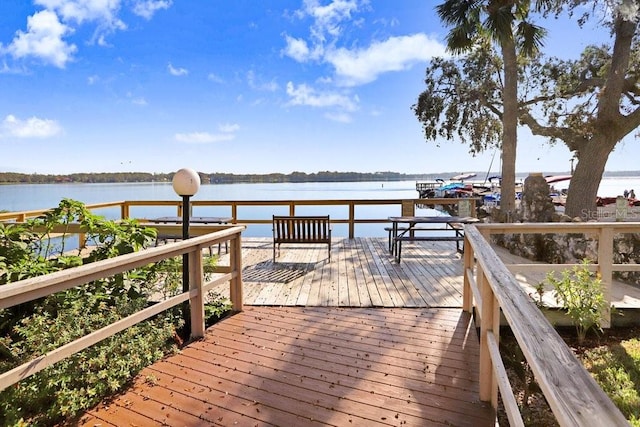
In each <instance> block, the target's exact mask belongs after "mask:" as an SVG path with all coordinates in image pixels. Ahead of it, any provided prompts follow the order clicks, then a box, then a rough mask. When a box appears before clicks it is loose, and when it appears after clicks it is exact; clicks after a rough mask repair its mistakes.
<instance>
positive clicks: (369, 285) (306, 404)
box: [80, 238, 495, 426]
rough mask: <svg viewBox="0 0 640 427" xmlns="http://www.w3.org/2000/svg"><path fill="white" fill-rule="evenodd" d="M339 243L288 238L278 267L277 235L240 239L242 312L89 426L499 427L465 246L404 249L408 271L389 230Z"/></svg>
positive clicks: (95, 415) (108, 405)
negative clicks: (483, 389)
mask: <svg viewBox="0 0 640 427" xmlns="http://www.w3.org/2000/svg"><path fill="white" fill-rule="evenodd" d="M334 240H335V241H334V243H333V245H332V261H331V262H328V260H327V251H326V245H283V246H282V251H281V256H280V257H279V258H278V260H277V262H276V263H275V264H274V263H273V260H272V249H273V246H272V243H271V239H244V240H243V248H244V249H243V265H244V266H245V267H244V270H243V281H244V292H245V311H243V312H242V313H239V314H236V315H234V316H230V317H229V318H227V319H225V320H223V321H221V322H219V323H217V324H216V325H214V326H213V327H211V328H209V329H208V330H207V333H206V337H205V338H204V339H203V340H200V341H197V342H194V343H192V344H190V345H188V346H187V347H186V348H184V349H183V350H182V351H181V352H180V354H178V355H174V356H171V357H167V358H165V359H164V360H162V361H161V362H159V363H156V364H154V365H153V366H151V367H148V368H146V369H145V370H144V371H143V372H142V373H141V374H140V375H139V376H138V378H137V379H136V380H135V382H134V384H133V385H132V387H131V388H130V389H129V390H128V391H127V392H126V393H124V394H122V395H120V396H117V397H116V398H114V399H113V400H112V401H109V402H105V403H104V404H102V405H100V406H99V407H97V408H95V409H93V410H91V411H89V412H88V413H87V414H86V415H85V416H84V417H83V418H82V420H81V422H80V424H81V425H86V426H95V425H102V426H107V425H180V426H196V425H223V426H227V425H242V426H244V425H247V426H254V425H280V426H307V425H335V426H348V425H354V426H358V425H360V426H371V425H398V426H399V425H403V426H425V425H429V426H431V425H448V426H483V425H485V426H488V425H494V423H495V416H494V415H493V413H492V409H491V408H490V405H487V404H484V403H481V402H479V401H478V377H479V373H478V351H479V350H478V348H479V345H478V338H477V334H476V330H475V327H474V326H473V321H472V320H471V319H470V316H469V315H467V314H466V313H463V312H462V310H461V308H460V307H461V303H462V277H461V271H462V261H461V259H460V255H459V254H458V253H457V251H456V248H455V244H453V243H451V242H429V243H419V244H410V245H406V249H405V252H404V256H403V259H402V264H400V265H398V264H396V263H395V262H394V261H393V257H392V256H391V255H390V254H389V252H388V249H387V239H386V238H379V239H362V238H361V239H354V240H349V239H334ZM220 262H221V264H224V263H225V262H226V259H225V256H224V255H223V256H222V259H221V261H220ZM218 291H219V292H220V293H221V294H223V295H225V294H228V289H226V287H221V288H220V289H219V290H218ZM252 305H253V306H254V307H252Z"/></svg>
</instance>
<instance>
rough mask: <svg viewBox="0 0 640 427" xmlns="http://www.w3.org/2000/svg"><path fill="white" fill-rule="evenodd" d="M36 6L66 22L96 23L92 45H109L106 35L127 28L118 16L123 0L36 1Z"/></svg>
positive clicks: (79, 23)
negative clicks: (53, 13) (55, 14)
mask: <svg viewBox="0 0 640 427" xmlns="http://www.w3.org/2000/svg"><path fill="white" fill-rule="evenodd" d="M35 4H37V5H40V6H43V7H45V8H46V9H47V10H49V11H53V12H55V13H57V14H58V16H60V18H61V19H62V21H64V22H75V23H77V24H78V25H81V24H84V23H85V22H95V23H96V29H95V31H94V34H93V37H92V38H91V43H97V44H99V45H101V46H106V45H107V42H106V40H105V35H106V34H109V33H112V32H114V31H116V30H124V29H126V28H127V26H126V24H125V23H124V22H122V21H121V20H120V19H119V18H118V16H117V15H118V12H119V11H120V5H121V0H35Z"/></svg>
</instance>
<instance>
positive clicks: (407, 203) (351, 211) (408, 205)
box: [0, 198, 476, 239]
mask: <svg viewBox="0 0 640 427" xmlns="http://www.w3.org/2000/svg"><path fill="white" fill-rule="evenodd" d="M466 202H469V203H470V206H469V209H470V210H471V212H475V210H476V209H475V208H476V199H474V198H460V199H459V198H437V199H363V200H351V199H339V200H338V199H336V200H193V201H191V209H192V211H193V213H192V214H193V215H194V216H195V215H200V214H199V213H198V211H199V210H202V209H205V208H207V207H223V208H228V209H229V210H230V211H231V215H230V216H231V217H232V218H233V223H235V224H238V223H242V224H247V225H250V224H271V222H272V215H273V214H278V213H277V212H273V213H269V214H268V215H266V216H265V217H264V218H257V219H256V218H246V217H243V216H242V215H240V212H239V211H240V210H241V209H240V208H242V207H259V206H273V207H278V206H280V207H282V206H284V207H286V208H287V209H288V213H287V215H290V216H294V215H300V214H299V213H298V212H297V209H298V208H300V207H303V206H304V207H308V206H319V207H322V206H344V207H346V208H347V210H348V214H347V216H346V217H343V218H340V217H338V216H336V215H334V214H331V223H332V224H348V234H349V238H350V239H352V238H354V237H355V225H356V224H375V223H380V224H382V223H388V222H389V219H388V217H384V218H361V217H357V216H356V208H357V207H358V206H372V205H373V206H375V205H379V206H384V205H395V206H397V207H398V212H397V215H402V216H413V215H414V213H415V209H416V205H423V206H438V205H449V206H450V205H458V204H460V203H466ZM162 206H165V207H167V206H169V207H173V208H174V209H175V211H176V215H177V216H182V202H181V201H180V200H172V201H167V200H164V201H163V200H137V201H132V200H129V201H117V202H108V203H99V204H91V205H87V206H86V207H87V208H88V209H91V210H98V209H104V208H119V209H120V218H121V219H125V218H132V217H134V218H137V219H140V220H142V221H144V220H145V219H149V218H140V217H139V216H134V215H132V214H131V211H132V208H135V207H162ZM47 210H48V209H42V210H32V211H24V212H6V213H0V221H18V222H22V221H25V220H26V219H27V218H33V217H37V216H40V215H42V214H43V213H45V212H47ZM202 216H207V215H202Z"/></svg>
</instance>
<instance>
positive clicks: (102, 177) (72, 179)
mask: <svg viewBox="0 0 640 427" xmlns="http://www.w3.org/2000/svg"><path fill="white" fill-rule="evenodd" d="M198 174H199V175H200V180H201V181H202V183H203V184H209V183H212V184H223V183H224V184H229V183H273V182H354V181H402V180H411V179H435V178H438V177H440V176H441V175H440V174H434V175H430V174H401V173H397V172H374V173H359V172H318V173H309V174H308V173H304V172H293V173H290V174H282V173H272V174H265V175H258V174H231V173H210V174H208V173H203V172H198ZM173 175H174V174H173V173H146V172H114V173H74V174H68V175H44V174H23V173H13V172H0V183H3V184H55V183H60V184H64V183H118V182H171V180H172V179H173Z"/></svg>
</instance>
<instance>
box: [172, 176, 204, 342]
mask: <svg viewBox="0 0 640 427" xmlns="http://www.w3.org/2000/svg"><path fill="white" fill-rule="evenodd" d="M199 188H200V175H198V173H197V172H196V171H194V170H193V169H190V168H182V169H180V170H179V171H178V172H176V174H175V175H174V176H173V191H175V192H176V194H177V195H178V196H182V239H183V240H186V239H188V238H189V213H190V212H189V211H190V210H191V206H190V204H189V197H191V196H193V195H194V194H196V193H197V192H198V189H199ZM188 291H189V254H188V253H185V254H182V292H188ZM184 307H185V310H184V316H185V317H184V320H185V326H186V329H187V334H188V333H189V332H188V331H189V329H190V327H189V314H188V307H189V305H188V303H185V305H184Z"/></svg>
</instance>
